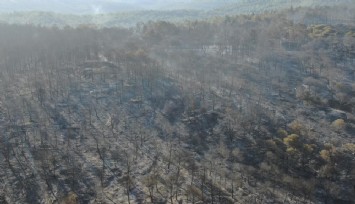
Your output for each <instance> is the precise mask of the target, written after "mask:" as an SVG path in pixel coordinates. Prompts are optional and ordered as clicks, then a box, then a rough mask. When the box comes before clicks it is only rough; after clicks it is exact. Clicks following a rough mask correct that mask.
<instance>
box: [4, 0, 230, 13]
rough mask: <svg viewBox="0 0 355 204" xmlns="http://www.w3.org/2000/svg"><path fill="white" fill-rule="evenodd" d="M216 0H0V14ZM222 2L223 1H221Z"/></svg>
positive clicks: (189, 4) (122, 8) (95, 10)
mask: <svg viewBox="0 0 355 204" xmlns="http://www.w3.org/2000/svg"><path fill="white" fill-rule="evenodd" d="M206 1H216V0H0V12H13V11H54V12H64V13H101V12H116V11H130V10H142V9H158V10H159V9H186V8H192V7H194V6H195V5H193V4H196V3H201V2H206ZM221 1H223V0H221Z"/></svg>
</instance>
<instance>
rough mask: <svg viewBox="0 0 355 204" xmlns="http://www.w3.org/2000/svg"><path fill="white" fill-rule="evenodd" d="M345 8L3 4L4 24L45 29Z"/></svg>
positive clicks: (174, 2)
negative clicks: (46, 27)
mask: <svg viewBox="0 0 355 204" xmlns="http://www.w3.org/2000/svg"><path fill="white" fill-rule="evenodd" d="M335 5H343V6H344V5H345V6H347V7H351V6H352V7H354V1H353V0H292V1H291V0H267V1H266V0H169V1H165V0H131V1H124V0H101V1H98V0H52V1H42V0H26V1H25V0H9V1H1V2H0V22H6V23H11V24H36V25H43V26H53V25H57V26H65V25H70V26H77V25H80V24H95V25H99V26H109V27H111V26H131V25H135V24H136V23H137V22H147V21H150V20H151V21H156V20H169V21H181V20H194V19H203V18H210V17H214V16H225V15H237V14H252V13H261V12H265V11H274V10H278V9H285V8H291V7H294V8H296V7H316V6H335Z"/></svg>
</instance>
